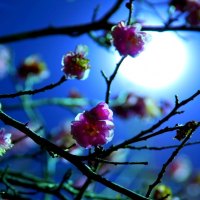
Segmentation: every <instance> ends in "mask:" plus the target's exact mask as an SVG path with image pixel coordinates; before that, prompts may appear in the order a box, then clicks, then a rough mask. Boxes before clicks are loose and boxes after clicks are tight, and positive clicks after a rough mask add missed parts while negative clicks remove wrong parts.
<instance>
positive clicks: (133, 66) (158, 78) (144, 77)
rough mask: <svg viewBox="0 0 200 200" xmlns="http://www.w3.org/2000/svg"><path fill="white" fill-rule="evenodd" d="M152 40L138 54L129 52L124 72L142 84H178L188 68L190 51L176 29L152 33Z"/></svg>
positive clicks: (159, 87) (124, 64)
mask: <svg viewBox="0 0 200 200" xmlns="http://www.w3.org/2000/svg"><path fill="white" fill-rule="evenodd" d="M151 36H152V40H151V41H150V42H149V43H148V44H147V46H146V48H145V50H144V52H142V53H141V54H140V55H138V56H137V57H136V58H132V57H130V56H128V57H127V58H126V59H125V60H124V62H123V63H122V66H120V74H121V75H122V76H123V77H124V78H125V79H127V80H128V81H131V82H133V83H135V84H137V85H139V86H142V87H145V88H147V89H148V88H149V89H161V88H164V87H168V86H170V85H172V84H174V83H175V82H176V81H177V80H178V79H179V78H180V77H181V76H182V75H183V72H184V71H185V67H186V65H187V51H186V47H185V45H184V42H183V41H181V39H180V38H179V37H178V36H177V35H176V34H174V33H170V32H163V33H154V32H153V33H151Z"/></svg>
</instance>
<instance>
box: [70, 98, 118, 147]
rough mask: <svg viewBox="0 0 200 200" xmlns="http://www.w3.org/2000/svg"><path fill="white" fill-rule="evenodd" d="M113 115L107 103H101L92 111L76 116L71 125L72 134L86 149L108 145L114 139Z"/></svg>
mask: <svg viewBox="0 0 200 200" xmlns="http://www.w3.org/2000/svg"><path fill="white" fill-rule="evenodd" d="M112 116H113V113H112V111H111V110H110V109H109V107H108V105H107V104H106V103H103V102H102V103H99V104H98V105H97V106H96V107H94V108H92V109H91V110H90V111H84V112H83V113H80V114H78V115H77V116H76V118H75V121H72V124H71V134H72V135H73V138H74V139H75V140H76V142H77V143H78V144H79V145H80V146H82V147H85V148H88V147H91V146H98V145H103V144H106V143H107V142H109V141H111V140H112V138H113V129H114V124H113V118H112Z"/></svg>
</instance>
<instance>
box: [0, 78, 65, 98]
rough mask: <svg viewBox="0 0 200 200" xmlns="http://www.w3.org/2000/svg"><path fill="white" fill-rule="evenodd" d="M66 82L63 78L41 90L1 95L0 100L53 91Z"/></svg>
mask: <svg viewBox="0 0 200 200" xmlns="http://www.w3.org/2000/svg"><path fill="white" fill-rule="evenodd" d="M66 80H67V79H66V77H65V76H62V77H61V79H60V80H59V81H58V82H56V83H51V84H50V85H47V86H44V87H42V88H39V89H35V90H26V91H19V92H17V93H12V94H0V99H4V98H14V97H18V96H22V95H34V94H37V93H40V92H44V91H46V90H51V89H53V88H55V87H57V86H59V85H61V84H62V83H64V82H65V81H66Z"/></svg>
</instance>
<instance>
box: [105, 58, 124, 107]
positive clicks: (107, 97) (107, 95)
mask: <svg viewBox="0 0 200 200" xmlns="http://www.w3.org/2000/svg"><path fill="white" fill-rule="evenodd" d="M125 58H126V56H123V57H122V58H121V60H120V61H119V62H118V63H117V65H116V68H115V70H114V72H113V73H112V75H111V76H110V77H109V78H108V77H107V76H106V75H105V74H104V72H103V71H101V73H102V76H103V77H104V79H105V81H106V84H107V90H106V97H105V102H106V103H107V104H109V101H110V89H111V84H112V82H113V80H114V78H115V76H116V75H117V72H118V70H119V67H120V65H121V64H122V62H123V61H124V59H125Z"/></svg>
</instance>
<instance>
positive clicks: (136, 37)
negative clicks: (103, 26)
mask: <svg viewBox="0 0 200 200" xmlns="http://www.w3.org/2000/svg"><path fill="white" fill-rule="evenodd" d="M140 29H141V26H140V25H139V24H135V25H132V26H126V25H125V24H124V22H120V23H119V24H118V25H117V26H114V27H113V28H112V32H111V34H112V38H113V44H114V46H115V47H116V49H117V50H118V51H119V53H120V54H121V55H124V56H126V55H130V56H133V57H135V56H137V55H138V54H139V53H141V52H142V51H143V50H144V47H145V44H146V43H147V42H148V41H149V40H150V35H149V34H147V33H145V32H141V31H140Z"/></svg>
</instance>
